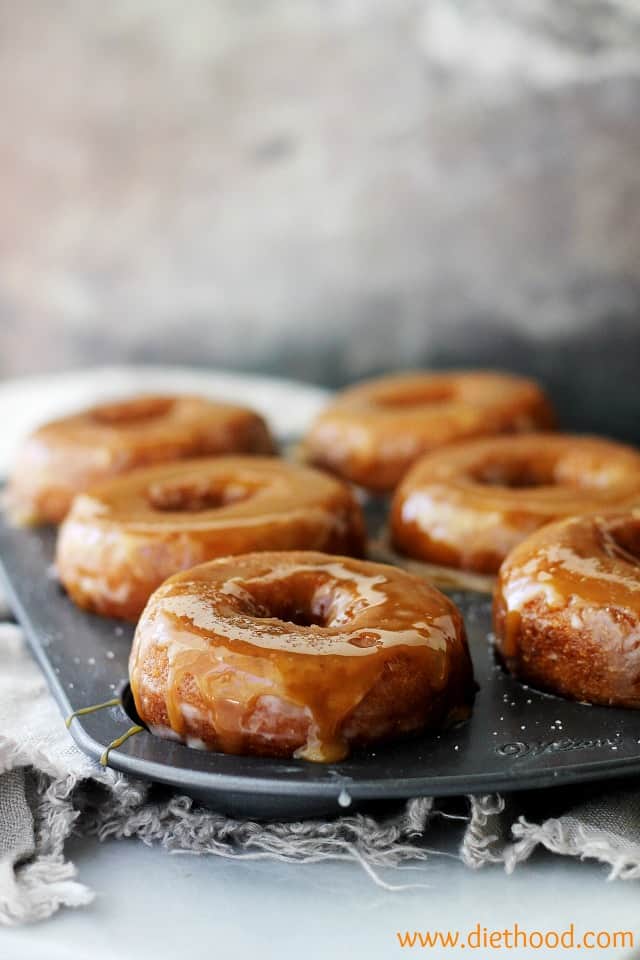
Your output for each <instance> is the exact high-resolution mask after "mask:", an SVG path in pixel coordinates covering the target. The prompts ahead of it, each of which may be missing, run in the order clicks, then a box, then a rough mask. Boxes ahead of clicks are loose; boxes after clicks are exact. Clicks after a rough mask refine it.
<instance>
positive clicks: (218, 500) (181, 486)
mask: <svg viewBox="0 0 640 960" xmlns="http://www.w3.org/2000/svg"><path fill="white" fill-rule="evenodd" d="M254 493H255V488H251V487H249V486H248V485H247V484H246V483H238V482H234V481H231V480H227V481H214V482H211V481H205V482H202V481H196V480H192V481H186V480H185V481H182V482H181V483H154V484H153V485H152V486H151V487H149V489H148V490H147V500H148V502H149V504H150V506H151V507H152V508H153V509H154V510H160V511H171V512H172V513H198V512H199V511H202V510H217V509H220V508H221V507H228V506H230V505H231V504H234V503H241V502H242V501H243V500H248V499H249V498H250V497H251V496H253V494H254Z"/></svg>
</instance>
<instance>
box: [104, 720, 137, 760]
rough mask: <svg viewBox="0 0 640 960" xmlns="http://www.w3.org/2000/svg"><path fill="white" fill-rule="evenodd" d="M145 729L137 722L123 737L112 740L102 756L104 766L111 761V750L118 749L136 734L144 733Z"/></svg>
mask: <svg viewBox="0 0 640 960" xmlns="http://www.w3.org/2000/svg"><path fill="white" fill-rule="evenodd" d="M143 730H144V727H141V726H140V725H139V724H137V723H136V724H134V725H133V726H132V727H129V729H128V730H127V731H126V732H125V733H123V734H122V736H121V737H116V739H115V740H112V741H111V743H110V744H108V745H107V747H106V749H105V751H104V753H103V754H102V756H101V757H100V764H101V765H102V766H103V767H106V766H107V764H108V762H109V754H110V753H111V751H112V750H116V749H117V748H118V747H121V746H122V744H123V743H125V742H126V741H127V740H128V739H129V737H133V736H135V735H136V733H142V731H143Z"/></svg>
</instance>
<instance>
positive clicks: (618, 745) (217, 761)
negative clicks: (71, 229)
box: [0, 523, 640, 818]
mask: <svg viewBox="0 0 640 960" xmlns="http://www.w3.org/2000/svg"><path fill="white" fill-rule="evenodd" d="M54 537H55V534H54V531H52V530H43V531H40V530H38V531H25V530H14V529H11V528H9V527H7V526H5V525H4V523H2V524H1V525H0V569H1V570H2V573H3V574H4V579H5V580H6V590H7V593H8V597H9V601H10V603H11V606H12V608H13V610H14V612H15V615H16V617H17V619H18V620H19V622H20V623H21V624H22V625H23V627H24V629H25V632H26V634H27V637H28V639H29V642H30V644H31V648H32V650H33V653H34V655H35V657H36V659H37V661H38V663H39V664H40V666H41V668H42V669H43V671H44V673H45V675H46V678H47V681H48V683H49V686H50V687H51V690H52V692H53V695H54V697H55V698H56V700H57V702H58V705H59V706H60V710H61V712H62V714H63V715H64V716H65V717H67V716H69V715H70V714H71V713H72V712H73V711H76V710H79V709H82V708H85V707H88V706H92V705H95V704H100V703H104V702H105V701H110V700H113V699H115V698H118V699H119V700H120V703H119V704H116V705H114V706H110V707H105V708H104V709H101V710H98V711H96V712H93V713H88V714H84V715H81V716H78V717H76V718H74V719H73V720H72V722H71V725H70V732H71V735H72V736H73V738H74V739H75V741H76V743H77V744H78V746H79V747H80V748H81V749H82V750H84V751H85V752H86V753H88V754H89V755H90V756H92V757H94V758H95V759H96V760H98V759H99V758H100V757H101V756H102V755H103V754H104V751H105V749H106V748H107V747H108V745H109V744H111V743H112V742H113V741H115V740H117V739H118V738H120V737H122V736H123V734H125V733H126V732H127V731H128V730H129V729H130V728H131V726H132V724H133V723H135V722H136V718H135V714H134V712H133V709H132V705H131V697H130V694H129V691H128V686H127V658H128V653H129V647H130V643H131V637H132V632H133V628H132V627H131V626H130V625H128V624H121V623H118V622H117V621H113V620H106V619H103V618H100V617H97V616H93V615H90V614H86V613H83V612H82V611H80V610H78V609H76V608H75V607H74V606H73V604H72V603H71V601H70V600H68V598H67V597H66V596H65V594H64V593H63V591H62V589H61V588H60V586H59V585H58V583H57V582H56V580H55V578H54V577H53V576H52V573H51V563H52V558H53V549H54ZM454 599H455V600H456V602H457V603H458V604H459V606H460V607H461V609H462V611H463V614H464V616H465V620H466V624H467V631H468V635H469V642H470V646H471V651H472V655H473V661H474V666H475V671H476V679H477V681H478V684H479V686H480V689H479V692H478V696H477V698H476V703H475V708H474V712H473V716H472V718H471V720H470V721H469V722H467V723H466V724H463V725H461V726H459V727H457V728H454V729H452V730H449V731H447V732H445V733H442V734H439V735H434V734H425V735H422V736H420V737H418V738H415V739H411V740H405V741H403V742H400V743H391V744H386V745H384V746H380V747H377V748H376V749H373V750H366V751H360V752H357V753H354V754H353V755H352V756H351V757H350V758H349V759H348V760H346V761H344V762H342V763H337V764H328V765H323V764H314V763H307V762H305V761H302V760H299V761H297V760H291V761H288V760H269V759H263V758H252V757H236V756H228V755H224V754H220V753H210V752H203V751H198V750H192V749H189V748H188V747H185V746H183V745H182V744H179V743H175V742H172V741H168V740H161V739H159V738H157V737H154V736H152V735H151V734H150V733H148V732H147V731H146V730H143V731H142V732H139V733H136V734H135V735H134V736H131V737H130V738H129V739H128V740H126V741H125V742H124V743H122V745H121V746H119V747H113V748H112V749H111V750H110V752H109V755H108V762H109V764H110V766H112V767H114V768H116V769H118V770H122V771H124V772H126V773H129V774H131V775H133V776H136V777H142V778H147V779H150V780H153V781H156V782H159V783H163V784H166V785H168V786H169V787H172V788H174V789H176V790H178V791H180V792H182V793H186V794H189V795H191V796H193V797H195V798H196V799H197V800H199V801H201V802H204V803H206V804H208V805H210V806H212V807H215V808H217V809H219V810H222V811H224V812H228V813H231V814H234V815H238V816H243V817H247V816H249V817H256V818H291V817H304V816H317V815H326V814H332V813H334V814H335V813H339V812H341V811H342V810H346V809H349V808H353V807H360V806H362V805H363V804H364V805H366V804H369V803H371V802H374V801H390V800H394V799H399V798H404V797H413V796H433V795H440V796H442V795H447V794H448V795H455V794H463V793H484V792H488V791H494V790H499V791H513V790H520V789H523V788H543V787H548V786H561V785H569V784H571V783H575V782H578V781H590V780H598V779H605V778H608V777H621V776H625V775H629V774H637V773H640V711H638V712H636V711H633V710H616V709H608V708H602V707H590V706H587V705H584V704H577V703H570V702H568V701H564V700H560V699H558V698H556V697H551V696H548V695H545V694H543V693H540V692H537V691H535V690H531V689H527V688H526V687H523V686H522V685H520V684H519V683H517V682H516V681H514V680H513V679H512V678H511V677H510V676H508V675H507V674H505V673H504V672H503V670H502V669H501V667H499V666H498V665H497V663H496V661H495V659H494V656H493V653H492V649H491V645H490V629H491V611H490V602H489V600H488V598H486V597H480V596H477V595H473V594H460V593H458V594H455V595H454ZM127 711H129V712H127Z"/></svg>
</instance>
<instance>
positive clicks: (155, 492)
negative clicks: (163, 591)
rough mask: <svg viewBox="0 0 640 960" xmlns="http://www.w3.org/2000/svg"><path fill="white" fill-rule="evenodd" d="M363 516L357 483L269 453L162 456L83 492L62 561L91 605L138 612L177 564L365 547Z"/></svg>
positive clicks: (63, 531) (62, 572) (72, 586)
mask: <svg viewBox="0 0 640 960" xmlns="http://www.w3.org/2000/svg"><path fill="white" fill-rule="evenodd" d="M364 541H365V533H364V521H363V518H362V513H361V511H360V507H359V506H358V504H357V503H356V501H355V499H354V497H353V495H352V493H351V491H350V490H349V489H348V488H347V487H346V486H345V485H344V484H342V483H340V481H338V480H335V479H333V478H332V477H328V476H326V475H325V474H323V473H320V472H319V471H317V470H312V469H311V468H309V467H301V466H296V465H294V464H289V463H286V462H285V461H283V460H276V459H275V458H271V457H249V456H246V457H215V458H212V459H205V460H192V461H182V462H179V463H170V464H161V465H159V466H157V467H149V468H147V469H145V470H135V471H133V472H132V473H130V474H127V475H125V476H122V477H116V478H114V479H113V480H108V481H105V482H104V483H103V484H100V485H99V486H96V487H92V488H91V489H90V490H88V491H87V493H85V494H80V495H79V496H78V497H76V499H75V500H74V501H73V505H72V507H71V510H70V511H69V514H68V515H67V518H66V520H65V521H64V523H63V524H62V526H61V527H60V531H59V535H58V544H57V550H56V567H57V571H58V575H59V577H60V580H61V582H62V584H63V585H64V586H65V588H66V589H67V591H68V593H69V595H70V596H71V598H72V599H73V600H74V601H75V603H77V604H78V606H80V607H83V608H84V609H86V610H92V611H94V612H96V613H101V614H103V615H104V616H111V617H122V618H124V619H128V620H134V619H136V618H137V616H138V615H139V614H140V613H141V611H142V609H143V607H144V605H145V603H146V602H147V600H148V598H149V596H150V594H151V593H152V592H153V591H154V590H155V589H156V587H158V586H159V585H160V584H161V583H162V581H163V580H166V578H167V577H169V576H170V575H171V574H173V573H177V572H178V571H179V570H186V569H188V568H189V567H193V566H195V564H198V563H202V562H203V561H205V560H212V559H213V558H214V557H220V556H227V555H229V554H238V553H247V552H249V551H256V550H292V549H293V550H296V549H309V550H328V551H334V552H341V553H347V554H355V555H361V554H362V552H363V550H364Z"/></svg>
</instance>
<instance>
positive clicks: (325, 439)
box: [303, 371, 555, 492]
mask: <svg viewBox="0 0 640 960" xmlns="http://www.w3.org/2000/svg"><path fill="white" fill-rule="evenodd" d="M554 423H555V417H554V414H553V411H552V408H551V406H550V404H549V401H548V400H547V399H546V397H545V395H544V394H543V392H542V390H541V389H540V387H539V386H538V385H537V384H536V383H534V382H533V381H531V380H526V379H523V378H522V377H515V376H511V375H509V374H504V373H493V372H488V371H468V372H462V371H461V372H452V373H407V374H401V375H396V376H389V377H382V378H381V379H379V380H369V381H366V382H364V383H360V384H358V385H357V386H355V387H351V388H350V389H348V390H345V391H344V392H342V393H340V394H339V395H338V396H337V398H336V400H335V402H334V403H333V404H332V405H331V406H330V407H329V408H328V409H327V410H325V411H324V412H323V413H321V414H320V416H319V417H318V418H317V420H316V421H315V423H314V424H313V425H312V427H311V429H310V431H309V433H308V435H307V437H306V439H305V442H304V449H303V455H304V456H305V458H306V459H307V460H308V461H309V462H311V463H313V464H315V465H316V466H320V467H323V468H325V469H327V470H329V471H330V472H332V473H336V474H338V475H339V476H341V477H343V478H344V479H346V480H350V481H352V482H353V483H357V484H359V485H361V486H363V487H366V488H367V489H369V490H374V491H378V492H385V491H389V490H393V489H394V488H395V487H396V486H397V484H398V483H399V481H400V479H401V478H402V477H403V476H404V474H405V473H406V472H407V470H408V469H409V467H410V466H411V464H412V463H414V462H415V461H416V460H417V459H418V458H419V457H420V456H422V455H423V454H425V453H428V452H429V451H431V450H435V449H437V448H439V447H442V446H445V445H447V444H450V443H454V442H457V441H459V440H464V439H468V438H470V437H477V436H487V435H493V434H499V433H520V432H523V431H529V430H535V429H543V430H546V429H550V428H552V427H553V426H554Z"/></svg>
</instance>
